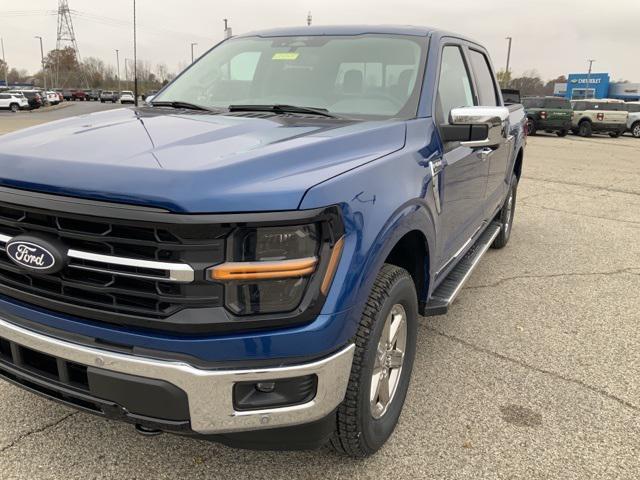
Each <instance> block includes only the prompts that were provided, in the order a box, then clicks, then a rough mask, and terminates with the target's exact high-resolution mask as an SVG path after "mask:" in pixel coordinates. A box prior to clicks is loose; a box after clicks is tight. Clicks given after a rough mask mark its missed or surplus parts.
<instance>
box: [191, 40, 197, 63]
mask: <svg viewBox="0 0 640 480" xmlns="http://www.w3.org/2000/svg"><path fill="white" fill-rule="evenodd" d="M196 45H198V44H197V43H192V44H191V63H193V58H194V57H193V47H195V46H196Z"/></svg>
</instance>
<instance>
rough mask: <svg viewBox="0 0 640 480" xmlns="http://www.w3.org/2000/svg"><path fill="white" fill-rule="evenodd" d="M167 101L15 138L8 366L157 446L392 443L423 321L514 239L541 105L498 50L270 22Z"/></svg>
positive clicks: (178, 83)
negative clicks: (500, 77)
mask: <svg viewBox="0 0 640 480" xmlns="http://www.w3.org/2000/svg"><path fill="white" fill-rule="evenodd" d="M256 52H258V53H259V55H256ZM237 58H240V59H242V61H237V62H236V61H234V59H237ZM247 58H250V59H252V61H253V62H254V63H253V64H252V65H249V66H247V60H246V59H247ZM258 59H259V61H258ZM365 66H366V72H367V74H366V75H365ZM229 68H230V69H231V71H229ZM236 69H237V70H236ZM247 71H250V72H251V75H247V73H246V72H247ZM329 72H331V73H329ZM254 73H255V75H254ZM249 91H251V92H252V93H251V97H249V95H248V92H249ZM128 93H131V92H128ZM246 98H251V99H252V103H251V104H247V102H246V100H244V99H246ZM153 105H154V106H153V107H148V106H145V107H141V108H139V109H134V108H132V109H115V110H109V111H106V112H102V113H101V114H100V115H94V116H92V117H91V119H90V121H89V120H87V117H86V116H81V117H76V118H67V119H64V120H60V121H58V122H56V123H50V124H47V125H44V126H36V127H33V128H31V129H29V131H23V132H15V133H11V134H7V135H4V136H2V137H0V183H1V184H2V186H3V188H2V192H1V195H0V209H3V210H0V212H4V211H6V212H7V214H6V215H4V214H3V215H0V241H1V242H2V247H3V252H2V255H3V257H2V261H0V273H1V274H2V282H0V339H1V340H0V352H1V354H2V361H0V375H3V376H4V377H5V378H9V379H10V380H11V381H12V382H13V383H15V384H16V385H18V386H21V387H24V388H27V389H29V390H30V391H33V392H37V393H40V394H42V395H44V396H47V397H49V398H54V399H56V400H58V401H60V402H62V403H64V404H67V405H70V406H72V407H75V408H81V409H82V410H84V411H89V412H95V413H97V414H99V415H101V416H103V417H107V418H116V419H119V420H124V421H128V422H130V423H132V424H135V425H136V428H137V429H138V431H140V432H142V433H147V434H153V433H159V432H161V431H168V432H179V433H182V434H190V435H195V436H200V437H203V438H208V439H213V440H217V441H220V442H223V443H226V444H230V445H234V446H244V447H251V448H257V447H260V448H279V449H281V448H297V449H300V448H314V447H317V446H319V445H322V444H324V443H326V442H327V441H330V442H331V444H332V445H333V447H334V448H335V449H336V450H337V451H339V452H341V453H343V454H347V455H351V456H353V457H363V456H366V455H370V454H372V453H374V452H375V451H377V450H378V449H379V448H380V447H381V446H382V445H383V444H384V443H385V442H386V440H387V439H388V438H389V436H390V435H391V433H392V432H393V430H394V428H395V426H396V424H397V421H398V418H399V416H400V412H401V410H402V407H403V404H404V402H405V397H406V394H407V390H408V387H409V381H410V376H411V370H412V366H413V361H414V357H415V354H416V348H417V345H416V338H417V336H418V316H419V315H420V314H422V315H439V314H444V313H445V312H447V309H448V308H449V306H450V304H451V302H452V301H453V299H454V298H455V297H456V295H457V294H458V293H459V292H460V291H461V287H462V285H463V283H464V281H465V280H466V279H467V278H468V277H469V274H470V272H471V271H472V270H473V268H474V267H475V266H476V265H477V264H478V262H479V261H480V259H481V258H482V256H483V254H484V253H485V252H486V251H487V250H488V249H489V248H490V247H493V248H502V247H504V246H505V245H506V244H507V242H508V241H509V239H510V234H511V230H512V227H513V224H514V218H515V217H514V215H515V208H516V193H517V188H518V182H519V180H520V178H521V172H522V164H523V158H524V138H525V132H524V125H525V116H524V110H523V108H522V106H521V105H512V106H510V107H505V106H504V104H503V99H502V96H501V94H500V90H499V88H498V83H497V81H496V78H495V75H494V69H493V67H492V66H491V62H490V59H489V55H488V52H487V50H486V49H485V48H484V47H483V46H482V45H480V44H478V43H476V42H474V41H472V40H468V39H466V38H464V37H463V36H459V35H455V34H451V33H446V32H441V31H438V30H433V29H429V28H421V27H408V26H398V27H395V26H382V27H380V26H378V27H367V26H352V27H349V26H340V27H304V28H301V27H292V28H288V29H278V30H270V31H265V32H259V33H252V34H247V35H240V36H237V37H232V38H231V39H228V40H226V41H224V42H222V43H221V44H220V45H218V46H217V47H215V48H213V49H212V50H210V51H208V53H206V54H205V55H204V56H203V57H202V58H201V59H199V60H198V61H197V62H195V63H194V64H193V65H191V66H190V67H189V68H188V69H187V70H186V71H185V72H184V73H182V74H181V75H180V76H179V77H178V78H177V79H176V80H174V81H173V82H172V83H171V84H170V85H168V86H167V87H165V88H164V89H163V91H162V92H161V93H160V94H158V96H157V97H156V98H155V99H154V102H153ZM203 112H204V113H212V114H211V115H207V116H206V119H204V120H203V116H202V114H203ZM176 113H178V114H176ZM213 113H215V115H214V114H213ZM123 134H124V135H125V137H126V138H125V140H126V141H116V142H114V139H118V138H122V135H123ZM71 142H72V144H73V147H72V148H70V147H69V145H70V143H71ZM96 145H99V148H96ZM25 165H27V166H28V168H25ZM239 212H242V213H239ZM514 261H516V260H515V259H514ZM486 294H487V295H489V294H491V295H496V294H497V293H496V292H494V291H492V292H488V293H486ZM505 295H508V292H507V291H506V290H505ZM468 320H469V321H473V318H469V319H468ZM14 352H19V353H14ZM434 353H437V352H431V354H434ZM423 373H424V372H421V374H423ZM434 388H437V385H436V386H434ZM5 403H6V402H5ZM432 407H433V406H432V405H421V406H420V408H423V409H426V410H425V411H424V412H423V414H424V415H425V416H429V415H432V416H435V415H438V412H436V411H432V410H429V409H430V408H432ZM3 408H5V410H6V409H9V408H11V402H9V403H6V404H5V406H4V407H3ZM52 448H55V447H52Z"/></svg>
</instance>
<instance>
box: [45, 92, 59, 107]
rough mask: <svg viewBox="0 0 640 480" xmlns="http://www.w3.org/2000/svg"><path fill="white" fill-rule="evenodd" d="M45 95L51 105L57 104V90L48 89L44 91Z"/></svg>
mask: <svg viewBox="0 0 640 480" xmlns="http://www.w3.org/2000/svg"><path fill="white" fill-rule="evenodd" d="M46 96H47V102H48V103H49V104H51V105H58V104H59V103H60V97H59V96H58V93H57V92H54V91H51V90H50V91H48V92H47V93H46Z"/></svg>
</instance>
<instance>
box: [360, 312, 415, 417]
mask: <svg viewBox="0 0 640 480" xmlns="http://www.w3.org/2000/svg"><path fill="white" fill-rule="evenodd" d="M406 347H407V312H406V311H405V309H404V307H403V306H402V305H401V304H399V303H397V304H395V305H394V306H393V307H392V308H391V311H390V312H389V315H387V318H386V319H385V323H384V327H383V328H382V334H381V335H380V341H379V342H378V349H377V351H376V358H375V363H374V366H373V373H372V375H371V392H370V396H369V400H370V403H371V415H372V416H373V418H375V419H378V418H381V417H382V416H383V415H384V414H385V413H386V412H387V410H388V408H389V405H391V402H392V401H393V397H394V395H395V393H396V390H397V388H398V384H399V383H400V377H401V374H402V364H403V362H404V352H405V350H406Z"/></svg>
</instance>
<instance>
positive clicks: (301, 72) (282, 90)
mask: <svg viewBox="0 0 640 480" xmlns="http://www.w3.org/2000/svg"><path fill="white" fill-rule="evenodd" d="M426 41H427V40H426V38H424V37H412V36H402V35H375V34H371V35H358V36H311V37H274V38H260V37H245V38H236V39H231V40H229V41H226V42H224V43H222V44H221V45H219V46H218V47H216V48H214V49H213V50H211V51H209V53H207V54H206V55H204V56H203V57H202V58H201V59H200V60H198V62H196V63H195V64H194V65H193V66H191V67H190V68H189V69H188V70H186V71H185V72H184V73H183V74H182V75H180V76H179V77H178V78H177V79H176V80H175V81H174V82H173V83H172V84H170V85H169V86H168V87H166V88H165V89H164V90H163V91H162V93H160V94H159V95H158V96H157V97H155V98H154V100H153V103H162V102H188V103H191V104H195V105H200V106H203V107H207V108H214V109H215V108H225V109H226V108H228V107H229V105H294V106H299V107H310V108H316V109H326V110H327V111H328V112H329V113H332V114H336V115H342V116H350V117H363V118H369V117H374V118H391V117H406V118H409V117H413V116H415V115H416V111H417V105H418V96H419V95H420V85H421V82H422V72H423V71H424V60H425V49H426Z"/></svg>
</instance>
